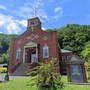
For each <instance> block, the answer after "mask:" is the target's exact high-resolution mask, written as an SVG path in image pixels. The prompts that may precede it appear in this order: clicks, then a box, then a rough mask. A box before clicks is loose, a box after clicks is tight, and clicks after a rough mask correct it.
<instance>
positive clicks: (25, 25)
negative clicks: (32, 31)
mask: <svg viewBox="0 0 90 90" xmlns="http://www.w3.org/2000/svg"><path fill="white" fill-rule="evenodd" d="M16 22H17V23H19V24H21V25H22V26H24V27H27V20H16Z"/></svg>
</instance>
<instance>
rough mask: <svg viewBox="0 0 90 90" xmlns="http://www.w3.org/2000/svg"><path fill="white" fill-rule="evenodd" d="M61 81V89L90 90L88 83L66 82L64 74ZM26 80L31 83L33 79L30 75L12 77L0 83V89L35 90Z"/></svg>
mask: <svg viewBox="0 0 90 90" xmlns="http://www.w3.org/2000/svg"><path fill="white" fill-rule="evenodd" d="M62 81H63V82H64V83H65V88H64V89H63V90H90V85H75V84H67V79H66V77H65V76H63V77H62ZM28 82H30V84H31V83H33V82H34V81H33V80H32V78H31V77H16V78H12V79H11V80H10V81H9V82H3V83H0V90H36V88H37V87H36V86H33V85H32V86H29V85H28ZM59 90H60V89H59Z"/></svg>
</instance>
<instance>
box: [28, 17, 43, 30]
mask: <svg viewBox="0 0 90 90" xmlns="http://www.w3.org/2000/svg"><path fill="white" fill-rule="evenodd" d="M27 28H33V29H36V28H37V29H41V22H40V19H39V18H38V17H35V18H31V19H28V25H27Z"/></svg>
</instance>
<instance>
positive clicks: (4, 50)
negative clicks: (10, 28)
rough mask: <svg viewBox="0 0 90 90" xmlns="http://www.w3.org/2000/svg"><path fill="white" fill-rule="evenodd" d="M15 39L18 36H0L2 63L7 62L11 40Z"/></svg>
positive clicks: (0, 57) (0, 60)
mask: <svg viewBox="0 0 90 90" xmlns="http://www.w3.org/2000/svg"><path fill="white" fill-rule="evenodd" d="M14 37H17V35H6V34H0V63H6V62H7V59H8V49H9V44H10V40H11V39H12V38H14Z"/></svg>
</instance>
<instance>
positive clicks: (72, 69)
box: [67, 55, 87, 83]
mask: <svg viewBox="0 0 90 90" xmlns="http://www.w3.org/2000/svg"><path fill="white" fill-rule="evenodd" d="M84 62H85V60H81V59H80V58H79V57H78V56H77V55H72V57H71V59H70V60H68V61H67V75H68V80H69V82H74V83H83V82H87V80H86V71H85V66H84Z"/></svg>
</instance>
